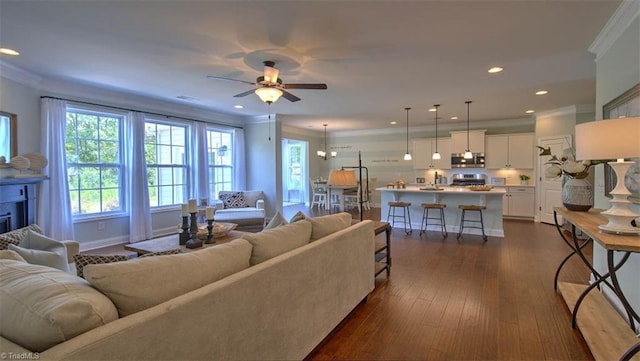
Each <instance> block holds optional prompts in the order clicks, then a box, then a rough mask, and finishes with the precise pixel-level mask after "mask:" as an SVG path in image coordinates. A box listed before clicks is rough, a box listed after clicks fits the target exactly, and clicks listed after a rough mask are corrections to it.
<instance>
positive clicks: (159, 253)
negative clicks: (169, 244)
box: [138, 248, 182, 258]
mask: <svg viewBox="0 0 640 361" xmlns="http://www.w3.org/2000/svg"><path fill="white" fill-rule="evenodd" d="M180 253H182V249H180V248H174V249H170V250H168V251H160V252H153V253H145V254H143V255H140V256H138V258H144V257H153V256H166V255H170V254H180Z"/></svg>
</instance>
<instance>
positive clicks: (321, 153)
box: [316, 124, 338, 160]
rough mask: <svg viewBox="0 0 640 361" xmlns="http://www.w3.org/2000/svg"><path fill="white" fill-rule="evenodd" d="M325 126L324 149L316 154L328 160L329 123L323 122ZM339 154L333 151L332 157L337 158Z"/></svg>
mask: <svg viewBox="0 0 640 361" xmlns="http://www.w3.org/2000/svg"><path fill="white" fill-rule="evenodd" d="M322 125H323V126H324V149H323V150H318V151H317V152H316V154H318V157H320V158H322V159H324V160H327V124H322ZM336 155H338V152H331V158H335V156H336Z"/></svg>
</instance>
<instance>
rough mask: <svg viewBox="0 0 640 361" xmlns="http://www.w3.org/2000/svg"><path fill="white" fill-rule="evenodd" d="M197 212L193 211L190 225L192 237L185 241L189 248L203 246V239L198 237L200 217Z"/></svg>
mask: <svg viewBox="0 0 640 361" xmlns="http://www.w3.org/2000/svg"><path fill="white" fill-rule="evenodd" d="M196 213H197V212H191V227H189V233H190V234H191V239H190V240H188V241H187V243H185V246H186V247H187V248H189V249H191V248H198V247H202V241H201V240H199V239H198V217H197V216H196Z"/></svg>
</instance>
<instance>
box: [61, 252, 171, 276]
mask: <svg viewBox="0 0 640 361" xmlns="http://www.w3.org/2000/svg"><path fill="white" fill-rule="evenodd" d="M179 253H182V249H180V248H174V249H170V250H168V251H160V252H153V253H146V254H143V255H141V256H138V258H144V257H153V256H166V255H170V254H179ZM129 259H131V257H130V256H125V255H121V254H118V255H113V256H100V255H92V254H77V255H75V256H73V260H74V262H75V263H76V270H77V274H78V277H82V278H84V267H85V266H87V265H90V264H103V263H113V262H122V261H127V260H129Z"/></svg>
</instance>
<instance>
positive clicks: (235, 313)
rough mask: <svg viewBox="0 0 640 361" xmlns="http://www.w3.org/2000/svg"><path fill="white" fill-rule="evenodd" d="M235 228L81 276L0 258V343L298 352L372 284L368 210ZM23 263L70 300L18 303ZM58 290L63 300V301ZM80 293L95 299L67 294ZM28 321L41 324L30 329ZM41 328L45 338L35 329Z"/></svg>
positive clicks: (124, 356)
mask: <svg viewBox="0 0 640 361" xmlns="http://www.w3.org/2000/svg"><path fill="white" fill-rule="evenodd" d="M243 238H244V239H239V240H235V241H232V242H229V243H225V244H221V245H217V246H214V247H210V248H207V249H203V250H198V251H195V252H191V253H184V254H177V255H168V256H157V257H148V258H140V259H134V260H129V261H125V262H119V263H111V264H103V265H89V266H86V267H85V268H84V272H85V277H86V278H87V280H86V281H85V280H83V279H82V278H79V277H76V276H73V275H69V274H65V273H64V272H61V271H57V270H53V271H51V270H52V269H51V270H47V269H46V267H44V266H35V265H28V264H23V263H20V261H14V260H0V272H2V273H3V280H0V291H1V292H2V293H1V294H0V297H2V298H3V302H2V304H1V305H0V311H1V313H0V317H2V319H0V333H1V334H2V337H1V338H0V351H1V352H5V353H13V354H23V353H29V352H38V357H39V358H40V359H42V360H48V359H53V360H67V359H69V360H296V359H303V358H304V357H305V356H307V355H308V354H309V353H310V352H311V351H312V350H313V349H314V348H315V347H316V346H317V345H318V344H319V343H320V342H321V341H322V340H323V339H324V338H325V337H326V336H327V335H328V334H329V333H330V332H331V330H332V329H333V328H334V327H336V326H337V325H338V324H339V323H340V322H341V321H342V320H343V319H344V317H345V316H347V315H348V314H349V312H351V311H352V310H353V309H354V308H355V307H356V306H357V305H358V304H359V303H360V302H361V301H362V300H363V299H365V298H366V297H367V295H368V294H369V292H371V291H372V290H373V288H374V257H373V254H374V231H373V223H372V222H371V221H363V222H360V223H356V224H354V225H351V216H350V215H349V214H347V213H341V214H337V215H330V216H324V217H316V218H307V219H305V220H301V221H298V222H295V223H292V224H288V225H284V226H281V227H277V228H274V229H270V230H265V231H263V232H260V233H253V234H247V235H245V236H244V237H243ZM34 268H35V269H34ZM54 271H55V272H54ZM21 272H23V273H25V274H26V275H27V277H35V278H36V281H34V282H33V283H34V287H38V288H39V289H41V290H44V289H45V288H46V287H43V284H46V283H47V282H53V283H56V282H61V283H64V282H68V283H70V284H72V287H71V286H68V285H63V287H62V289H64V290H65V291H60V290H58V291H57V292H59V293H62V294H59V295H55V297H51V295H49V296H47V297H46V299H47V300H49V301H51V298H53V299H56V300H58V301H57V302H58V306H60V303H63V305H62V306H66V307H67V309H66V310H63V311H62V312H61V313H60V314H59V315H55V312H54V311H55V310H53V309H54V308H55V307H53V306H51V307H48V308H47V307H42V306H41V305H40V304H39V303H38V302H40V301H38V300H36V301H34V300H31V301H30V302H32V303H33V304H36V303H38V305H39V306H37V307H36V306H34V305H33V304H31V305H24V304H22V303H25V302H27V300H24V299H20V298H29V297H30V296H29V295H30V293H29V291H30V290H29V289H28V288H29V283H28V282H27V285H25V282H20V277H23V276H24V275H21ZM47 272H52V274H53V275H52V274H51V273H50V274H49V275H43V274H46V273H47ZM34 274H35V276H33V275H34ZM5 275H6V277H5ZM64 278H69V279H67V280H66V281H65V280H63V279H64ZM25 288H26V289H25ZM97 290H99V291H100V292H98V291H97ZM32 291H35V290H32ZM65 292H71V293H72V294H71V295H65V294H64V293H65ZM92 292H95V294H91V293H92ZM35 293H46V292H45V291H42V292H35ZM16 295H17V296H16ZM77 295H80V296H77ZM64 296H69V297H68V298H67V299H68V300H69V301H65V302H61V301H60V300H61V299H64ZM5 297H6V298H5ZM41 297H45V296H43V295H41ZM7 299H11V302H9V303H7V302H5V300H7ZM85 299H86V300H89V301H87V302H86V303H88V304H91V305H93V308H96V309H97V308H101V309H99V310H96V309H92V310H85V309H83V308H81V307H80V306H74V305H73V303H72V301H73V302H80V303H82V302H83V300H85ZM40 303H42V302H40ZM53 303H54V304H55V302H53ZM38 307H42V308H43V310H38V309H37V308H38ZM70 307H71V309H69V308H70ZM7 308H10V309H7ZM34 308H35V310H34ZM62 308H64V307H62ZM52 310H53V311H52ZM34 312H41V314H37V315H31V314H30V313H34ZM46 312H49V314H46ZM87 312H88V313H92V314H91V317H89V316H88V315H85V314H83V313H87ZM61 315H62V316H65V317H61ZM33 317H37V320H36V321H33V320H30V318H33ZM74 317H75V318H78V319H85V318H87V319H90V321H91V322H94V325H89V326H85V327H88V329H87V330H81V329H80V325H79V324H78V322H75V321H73V322H72V323H73V325H72V327H71V329H69V325H66V326H61V325H60V324H61V323H64V320H60V318H66V319H73V318H74ZM10 322H13V324H9V323H10ZM29 322H32V323H39V324H38V325H34V327H35V326H37V328H32V329H29V328H27V326H26V325H25V324H28V323H29ZM45 323H46V325H44V324H45ZM65 327H66V328H65ZM47 328H53V331H54V332H51V335H49V337H53V344H48V343H47V342H49V343H51V340H43V339H42V338H40V339H39V335H40V334H41V333H44V331H43V330H46V329H47ZM65 332H68V333H69V335H65ZM43 337H44V336H43ZM56 338H57V339H56ZM45 341H46V342H45Z"/></svg>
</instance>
